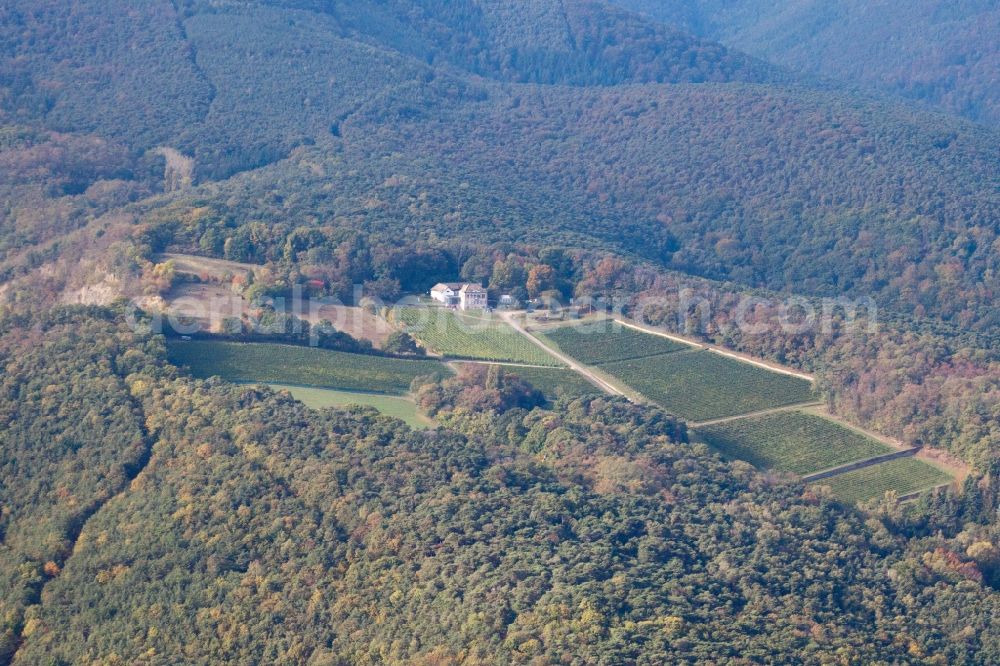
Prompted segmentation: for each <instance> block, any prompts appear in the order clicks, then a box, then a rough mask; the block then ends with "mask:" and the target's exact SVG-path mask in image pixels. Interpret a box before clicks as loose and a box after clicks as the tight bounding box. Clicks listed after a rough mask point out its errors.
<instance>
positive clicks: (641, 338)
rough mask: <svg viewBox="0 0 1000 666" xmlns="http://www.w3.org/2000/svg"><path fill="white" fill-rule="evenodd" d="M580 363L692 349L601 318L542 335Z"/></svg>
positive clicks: (617, 359)
mask: <svg viewBox="0 0 1000 666" xmlns="http://www.w3.org/2000/svg"><path fill="white" fill-rule="evenodd" d="M541 337H544V338H545V339H547V340H548V341H549V342H551V343H553V344H554V345H555V346H556V347H558V348H559V350H560V351H562V352H563V353H565V354H568V355H570V356H572V357H573V358H575V359H577V360H578V361H580V362H582V363H587V364H589V365H600V364H603V363H611V362H615V361H626V360H630V359H638V358H646V357H649V356H658V355H660V354H669V353H671V352H676V351H683V350H688V349H691V347H690V346H689V345H686V344H683V343H680V342H675V341H673V340H670V339H668V338H665V337H663V336H660V335H652V334H649V333H643V332H642V331H637V330H636V329H634V328H629V327H627V326H622V325H621V324H619V323H617V322H614V321H612V320H603V321H600V322H597V323H594V324H586V325H581V326H564V327H562V328H556V329H553V330H550V331H545V333H544V334H543V335H542V336H541Z"/></svg>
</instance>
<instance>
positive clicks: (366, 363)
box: [168, 340, 450, 395]
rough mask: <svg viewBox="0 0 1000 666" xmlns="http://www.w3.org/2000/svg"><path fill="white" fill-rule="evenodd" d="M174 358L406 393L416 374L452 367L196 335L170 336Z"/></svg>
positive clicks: (271, 376)
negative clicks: (176, 338) (197, 337)
mask: <svg viewBox="0 0 1000 666" xmlns="http://www.w3.org/2000/svg"><path fill="white" fill-rule="evenodd" d="M168 352H169V356H170V360H171V362H172V363H174V364H176V365H184V366H188V367H189V368H191V372H192V374H194V375H195V376H196V377H211V376H214V375H218V376H219V377H222V378H223V379H227V380H229V381H234V382H260V383H264V384H268V383H277V384H298V385H303V386H316V387H321V388H334V389H343V390H347V391H368V392H372V393H389V394H397V395H400V394H403V393H406V392H407V391H409V389H410V382H412V381H413V379H414V378H415V377H419V376H421V375H429V374H433V373H435V372H441V373H449V372H450V370H448V368H447V366H445V365H444V364H443V363H439V362H437V361H411V360H405V359H395V358H382V357H379V356H368V355H364V354H346V353H344V352H336V351H328V350H325V349H315V348H311V347H295V346H292V345H280V344H267V343H236V342H215V341H202V340H195V341H190V342H171V343H170V345H169V347H168Z"/></svg>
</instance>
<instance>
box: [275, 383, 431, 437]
mask: <svg viewBox="0 0 1000 666" xmlns="http://www.w3.org/2000/svg"><path fill="white" fill-rule="evenodd" d="M269 386H271V388H273V389H275V390H277V391H288V392H289V393H291V394H292V397H293V398H295V399H296V400H298V401H300V402H302V403H303V404H305V405H306V406H307V407H310V408H312V409H323V408H324V407H348V406H351V405H362V406H364V407H374V408H375V409H377V410H378V411H379V412H381V413H382V414H385V415H386V416H391V417H393V418H397V419H399V420H401V421H404V422H406V423H407V424H408V425H409V426H410V427H411V428H414V429H418V430H419V429H423V428H427V427H429V426H431V425H433V422H432V421H431V420H430V419H429V418H427V417H426V416H424V415H422V414H420V413H419V412H418V411H417V406H416V404H414V402H413V401H412V400H410V399H408V398H401V397H396V396H388V395H377V394H374V393H352V392H350V391H335V390H333V389H322V388H314V387H311V386H289V385H286V384H269Z"/></svg>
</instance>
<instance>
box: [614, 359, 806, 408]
mask: <svg viewBox="0 0 1000 666" xmlns="http://www.w3.org/2000/svg"><path fill="white" fill-rule="evenodd" d="M601 369H602V370H604V371H605V372H607V373H609V374H610V375H612V376H614V377H616V378H617V379H619V380H620V381H622V382H624V383H625V384H627V385H629V386H631V387H632V388H634V389H636V390H637V391H639V392H640V393H642V394H643V395H645V396H646V397H647V398H649V399H650V400H652V401H653V402H656V403H657V404H659V405H660V406H662V407H663V408H664V409H666V410H667V411H668V412H670V413H672V414H675V415H676V416H679V417H681V418H684V419H688V420H691V421H708V420H711V419H718V418H725V417H728V416H738V415H740V414H749V413H751V412H757V411H762V410H765V409H773V408H775V407H784V406H787V405H795V404H799V403H805V402H809V401H810V400H812V399H813V398H814V396H813V392H812V384H811V383H810V382H809V381H808V380H805V379H801V378H799V377H792V376H790V375H783V374H779V373H776V372H771V371H769V370H765V369H764V368H760V367H757V366H754V365H750V364H749V363H743V362H742V361H737V360H735V359H731V358H727V357H725V356H722V355H721V354H716V353H714V352H710V351H683V352H674V353H669V354H661V355H659V356H651V357H647V358H640V359H631V360H627V361H618V362H614V363H607V364H604V365H602V366H601Z"/></svg>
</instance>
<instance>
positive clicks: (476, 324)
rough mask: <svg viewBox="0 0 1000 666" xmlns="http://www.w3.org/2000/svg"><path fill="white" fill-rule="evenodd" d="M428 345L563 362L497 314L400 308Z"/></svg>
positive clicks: (461, 354) (447, 352)
mask: <svg viewBox="0 0 1000 666" xmlns="http://www.w3.org/2000/svg"><path fill="white" fill-rule="evenodd" d="M393 316H394V318H395V320H396V321H398V322H400V323H401V324H403V325H404V326H405V330H406V331H407V332H408V333H410V335H412V336H413V337H415V338H416V339H417V340H419V341H420V342H421V343H422V344H423V345H424V346H425V347H427V348H429V349H432V350H433V351H436V352H438V353H439V354H442V355H443V356H449V357H452V358H468V359H478V360H484V361H508V362H512V363H527V364H530V365H545V366H553V367H559V366H560V365H561V364H560V363H559V362H558V361H556V360H555V359H554V358H552V356H550V355H549V354H548V353H547V352H546V351H545V350H544V349H541V348H540V347H538V346H537V345H535V344H534V343H532V342H531V341H530V340H528V339H527V338H525V337H524V336H523V335H521V334H520V333H518V332H517V331H515V330H514V329H513V328H511V327H510V326H508V325H507V324H506V323H504V322H503V321H502V320H501V319H499V318H496V317H488V316H486V317H477V316H472V315H466V314H462V313H459V312H455V311H453V310H446V309H444V308H434V307H431V308H398V309H396V310H395V311H394V314H393Z"/></svg>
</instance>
